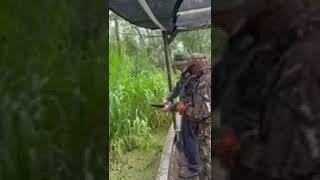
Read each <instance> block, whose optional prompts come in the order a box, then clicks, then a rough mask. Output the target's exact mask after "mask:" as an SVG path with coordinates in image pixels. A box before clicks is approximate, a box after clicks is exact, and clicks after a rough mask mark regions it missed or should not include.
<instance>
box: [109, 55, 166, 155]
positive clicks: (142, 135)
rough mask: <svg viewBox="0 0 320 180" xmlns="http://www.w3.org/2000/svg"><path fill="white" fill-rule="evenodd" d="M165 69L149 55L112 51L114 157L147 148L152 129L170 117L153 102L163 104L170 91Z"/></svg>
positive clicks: (111, 102)
mask: <svg viewBox="0 0 320 180" xmlns="http://www.w3.org/2000/svg"><path fill="white" fill-rule="evenodd" d="M167 87H168V86H167V81H166V74H165V71H164V70H163V69H160V68H155V67H154V65H152V64H148V59H147V58H146V57H143V56H140V57H127V56H126V55H125V54H122V55H120V56H118V55H117V54H116V53H115V51H113V50H110V51H109V137H110V153H111V158H112V157H113V158H114V159H116V158H119V157H121V155H122V153H123V152H125V151H128V150H131V149H134V148H148V145H149V143H150V132H151V131H152V129H153V128H157V127H160V126H165V125H168V124H169V123H170V118H168V115H167V114H165V113H162V112H160V111H159V110H158V109H155V108H152V107H150V103H160V102H161V101H162V99H163V97H164V96H165V95H166V93H167V91H168V90H167Z"/></svg>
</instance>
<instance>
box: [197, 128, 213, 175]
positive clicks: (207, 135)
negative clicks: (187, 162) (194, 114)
mask: <svg viewBox="0 0 320 180" xmlns="http://www.w3.org/2000/svg"><path fill="white" fill-rule="evenodd" d="M197 137H198V143H199V156H200V175H199V176H200V180H211V124H210V123H201V124H199V126H198V128H197Z"/></svg>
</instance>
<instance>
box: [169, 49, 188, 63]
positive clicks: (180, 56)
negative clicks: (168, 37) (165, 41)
mask: <svg viewBox="0 0 320 180" xmlns="http://www.w3.org/2000/svg"><path fill="white" fill-rule="evenodd" d="M189 59H190V55H189V54H188V53H184V52H178V53H176V54H175V55H174V58H173V65H180V64H186V63H188V62H189Z"/></svg>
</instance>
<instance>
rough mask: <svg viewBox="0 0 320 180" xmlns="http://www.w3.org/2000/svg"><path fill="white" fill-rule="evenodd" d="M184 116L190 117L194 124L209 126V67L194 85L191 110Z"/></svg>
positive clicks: (188, 109)
mask: <svg viewBox="0 0 320 180" xmlns="http://www.w3.org/2000/svg"><path fill="white" fill-rule="evenodd" d="M186 115H188V116H191V117H192V118H193V120H194V122H195V124H199V123H205V124H207V125H209V126H210V127H211V125H210V120H211V119H210V117H211V66H207V68H206V69H205V71H204V72H203V74H202V75H201V76H200V78H199V81H198V83H197V84H196V86H195V88H194V92H193V96H192V102H191V108H187V110H186Z"/></svg>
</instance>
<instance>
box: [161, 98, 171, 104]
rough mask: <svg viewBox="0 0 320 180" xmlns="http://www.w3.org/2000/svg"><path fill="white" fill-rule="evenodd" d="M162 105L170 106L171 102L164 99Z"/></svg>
mask: <svg viewBox="0 0 320 180" xmlns="http://www.w3.org/2000/svg"><path fill="white" fill-rule="evenodd" d="M162 104H163V105H169V104H170V101H168V100H167V99H164V100H163V102H162Z"/></svg>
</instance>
